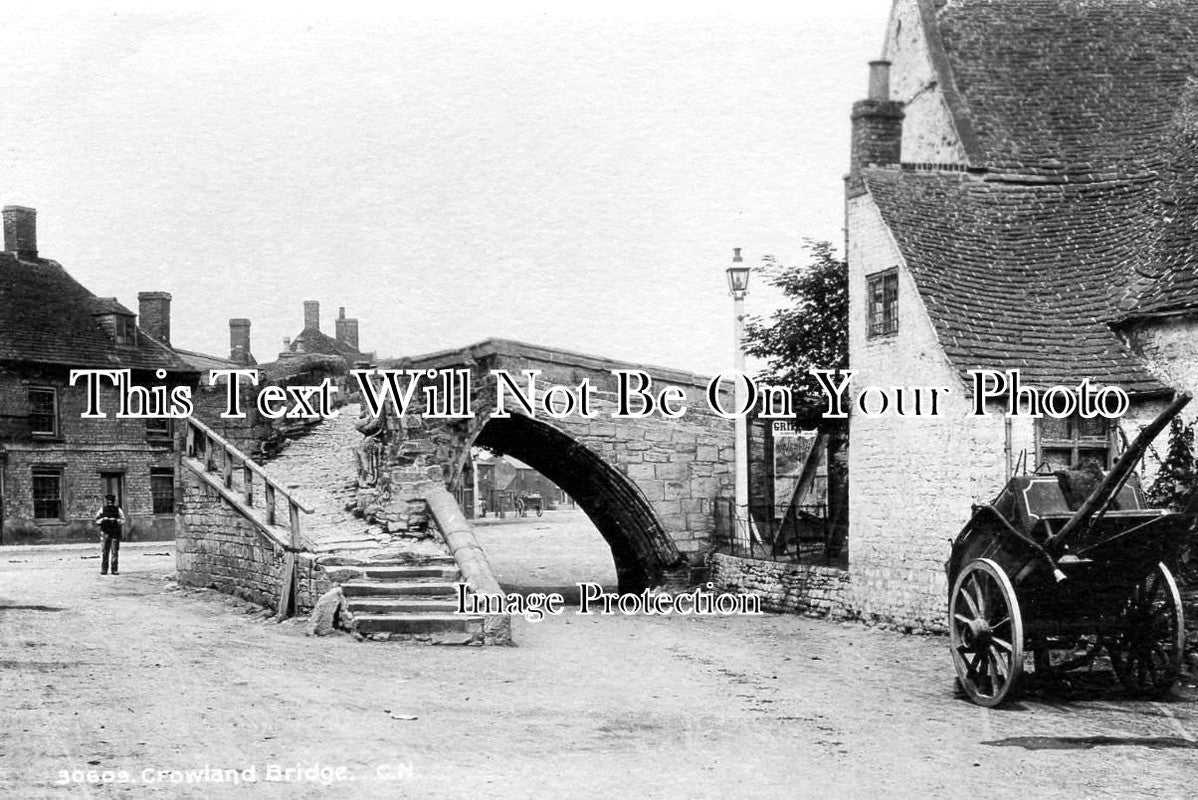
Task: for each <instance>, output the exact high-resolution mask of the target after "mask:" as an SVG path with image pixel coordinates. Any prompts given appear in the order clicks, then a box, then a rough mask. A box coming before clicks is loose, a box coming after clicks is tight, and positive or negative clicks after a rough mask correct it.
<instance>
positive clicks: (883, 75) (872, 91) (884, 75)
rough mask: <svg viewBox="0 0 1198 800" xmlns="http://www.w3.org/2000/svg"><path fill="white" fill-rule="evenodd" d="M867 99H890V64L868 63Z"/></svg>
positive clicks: (880, 62) (885, 62)
mask: <svg viewBox="0 0 1198 800" xmlns="http://www.w3.org/2000/svg"><path fill="white" fill-rule="evenodd" d="M869 99H870V100H889V99H890V62H889V61H871V62H869Z"/></svg>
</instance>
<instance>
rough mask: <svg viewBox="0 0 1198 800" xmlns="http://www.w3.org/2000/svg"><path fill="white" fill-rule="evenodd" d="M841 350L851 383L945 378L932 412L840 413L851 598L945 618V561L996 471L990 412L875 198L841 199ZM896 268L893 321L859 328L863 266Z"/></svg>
mask: <svg viewBox="0 0 1198 800" xmlns="http://www.w3.org/2000/svg"><path fill="white" fill-rule="evenodd" d="M848 220H849V230H850V231H851V233H852V236H851V238H850V240H849V250H848V262H849V298H850V315H849V352H850V365H851V367H852V368H853V369H854V370H856V371H857V374H856V375H855V376H854V377H853V386H854V387H856V389H858V390H859V389H860V388H862V387H865V386H871V385H873V386H886V387H890V386H912V385H914V386H943V387H948V388H950V389H951V391H952V394H950V395H948V396H947V397H944V398H942V400H941V404H940V405H941V416H939V417H930V416H922V417H914V416H910V417H895V416H885V417H873V418H870V417H865V416H863V415H860V414H856V415H853V417H852V419H851V423H850V431H851V432H850V436H849V448H850V457H849V463H850V464H851V465H852V466H851V474H850V480H849V504H850V510H849V537H850V545H849V553H850V558H849V570H850V573H851V575H852V600H851V605H852V607H853V611H854V613H855V614H857V615H859V616H860V617H862V618H863V619H865V620H867V621H872V620H884V621H893V622H899V623H901V624H904V625H910V626H912V627H917V628H924V629H928V628H931V629H937V628H943V626H944V614H945V607H946V603H947V596H948V587H947V585H946V579H945V573H944V562H945V560H946V559H947V558H948V554H949V546H950V543H951V541H952V540H953V538H955V537H956V535H957V533H958V532H959V531H960V530H961V528H962V527H963V526H964V524H965V523H966V522H967V521H968V519H969V516H970V514H971V504H972V503H973V502H976V501H978V500H990V499H992V498H993V497H994V496H995V495H996V494H997V493H998V492H999V491H1000V490H1001V489H1002V487H1003V485H1004V483H1005V481H1006V475H1007V469H1006V464H1005V463H1004V450H1005V439H1006V437H1005V430H1004V423H1003V419H1002V417H1001V416H1000V415H997V414H991V415H988V416H983V417H973V416H970V410H971V409H970V404H969V402H968V400H967V398H966V397H965V384H964V382H963V381H962V379H961V377H960V375H959V373H958V372H957V370H956V369H955V368H954V367H953V366H952V365H951V364H949V362H948V359H947V357H946V356H945V355H944V352H943V350H942V349H941V347H940V344H939V342H938V340H937V338H936V332H935V329H934V328H933V326H932V322H931V319H930V318H929V317H928V314H927V311H926V310H925V308H924V306H923V301H922V300H921V298H920V296H919V292H918V290H917V288H916V285H915V281H914V279H913V278H912V277H911V274H910V272H908V271H907V269H906V268H905V266H904V265H903V261H902V257H901V255H900V254H899V252H898V249H897V247H896V246H895V244H894V241H893V239H892V238H891V237H890V235H889V232H888V230H887V229H886V227H885V224H884V223H883V222H882V219H881V216H880V214H879V213H878V211H877V207H876V206H875V205H874V204H873V201H872V200H870V199H869V198H868V197H862V198H858V199H855V200H852V201H850V202H849V212H848ZM895 267H897V268H898V275H899V289H898V330H897V332H896V333H894V334H890V335H886V336H874V337H867V336H866V324H867V323H866V313H867V311H866V293H867V276H868V275H869V274H871V273H873V272H877V271H882V270H887V269H893V268H895Z"/></svg>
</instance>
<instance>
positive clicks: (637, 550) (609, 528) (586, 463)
mask: <svg viewBox="0 0 1198 800" xmlns="http://www.w3.org/2000/svg"><path fill="white" fill-rule="evenodd" d="M473 444H475V445H478V446H480V447H486V448H489V449H491V450H494V451H496V452H498V453H502V454H505V455H510V456H512V457H513V458H517V459H519V460H520V461H523V462H524V463H525V464H527V465H528V466H530V467H532V468H533V469H535V470H537V471H538V472H540V473H541V474H542V475H544V476H545V477H546V478H548V479H549V480H551V481H553V482H554V483H555V484H557V485H558V486H559V487H560V488H561V489H562V490H563V491H565V492H566V494H568V495H570V497H572V498H574V501H575V502H576V503H578V505H579V507H580V508H582V510H583V511H584V512H585V513H586V515H587V516H588V517H589V518H590V520H591V522H592V523H594V525H595V527H596V528H598V530H599V533H600V534H601V535H602V536H603V538H604V540H606V542H607V544H608V546H609V547H610V548H611V552H612V558H613V560H614V561H615V566H616V575H617V578H618V580H619V588H620V591H622V592H639V591H641V590H642V589H646V588H649V587H652V586H655V585H657V584H659V583H661V581H662V579H663V576H664V574H665V573H666V572H667V571H669V570H671V569H674V568H677V567H678V566H680V565H681V564H682V562H683V558H682V556H681V554H680V553H679V552H678V549H677V547H676V546H675V545H674V542H673V540H672V539H671V538H670V537H669V536H668V535H667V534H666V532H665V529H664V528H663V527H662V525H661V523H660V522H659V521H658V519H657V516H656V515H655V514H654V513H653V509H652V508H651V506H650V505H649V502H648V500H646V498H645V496H644V495H643V494H642V492H641V491H640V490H639V489H638V488H637V486H636V484H634V483H633V482H632V481H631V480H629V479H628V478H627V477H626V476H625V475H624V474H623V473H621V472H620V471H619V470H617V469H615V468H614V467H612V466H611V465H610V464H608V463H607V462H606V461H604V460H603V459H602V458H601V457H600V456H599V455H598V454H596V453H595V452H594V451H593V450H591V449H590V448H588V447H586V446H585V445H583V444H582V443H580V442H578V441H577V440H576V439H574V438H573V437H571V436H570V435H568V434H567V433H565V432H563V431H562V430H560V429H558V428H556V427H554V426H552V425H550V424H548V423H545V422H542V421H540V420H535V419H532V418H530V417H527V416H524V415H522V414H513V415H512V416H510V417H506V418H500V417H492V418H490V419H489V420H487V422H486V424H485V425H483V427H482V429H481V430H480V431H479V433H478V435H477V436H476V437H475V438H474V441H473Z"/></svg>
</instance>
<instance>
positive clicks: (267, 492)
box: [262, 480, 275, 525]
mask: <svg viewBox="0 0 1198 800" xmlns="http://www.w3.org/2000/svg"><path fill="white" fill-rule="evenodd" d="M262 499H263V502H265V503H266V524H267V525H274V524H275V485H274V484H273V483H271V482H270V481H269V480H268V481H265V483H264V486H263V489H262Z"/></svg>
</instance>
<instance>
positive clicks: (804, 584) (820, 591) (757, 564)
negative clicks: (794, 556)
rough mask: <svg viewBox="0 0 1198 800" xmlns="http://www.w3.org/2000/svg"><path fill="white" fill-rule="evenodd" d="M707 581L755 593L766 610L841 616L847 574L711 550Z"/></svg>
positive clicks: (724, 588) (720, 587) (729, 589)
mask: <svg viewBox="0 0 1198 800" xmlns="http://www.w3.org/2000/svg"><path fill="white" fill-rule="evenodd" d="M710 568H711V581H712V583H714V584H715V585H716V588H717V589H718V590H720V591H725V592H737V593H740V594H749V593H752V594H756V595H757V596H758V597H760V598H761V607H762V608H763V609H765V610H766V611H776V612H780V613H787V614H804V615H806V616H809V617H845V616H849V612H848V609H847V602H848V590H849V574H848V573H847V572H845V571H844V570H841V569H836V568H835V567H821V566H816V565H814V564H790V563H784V562H777V561H761V560H757V559H752V558H738V557H737V556H730V555H725V554H724V553H713V554H712V555H711V560H710Z"/></svg>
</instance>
